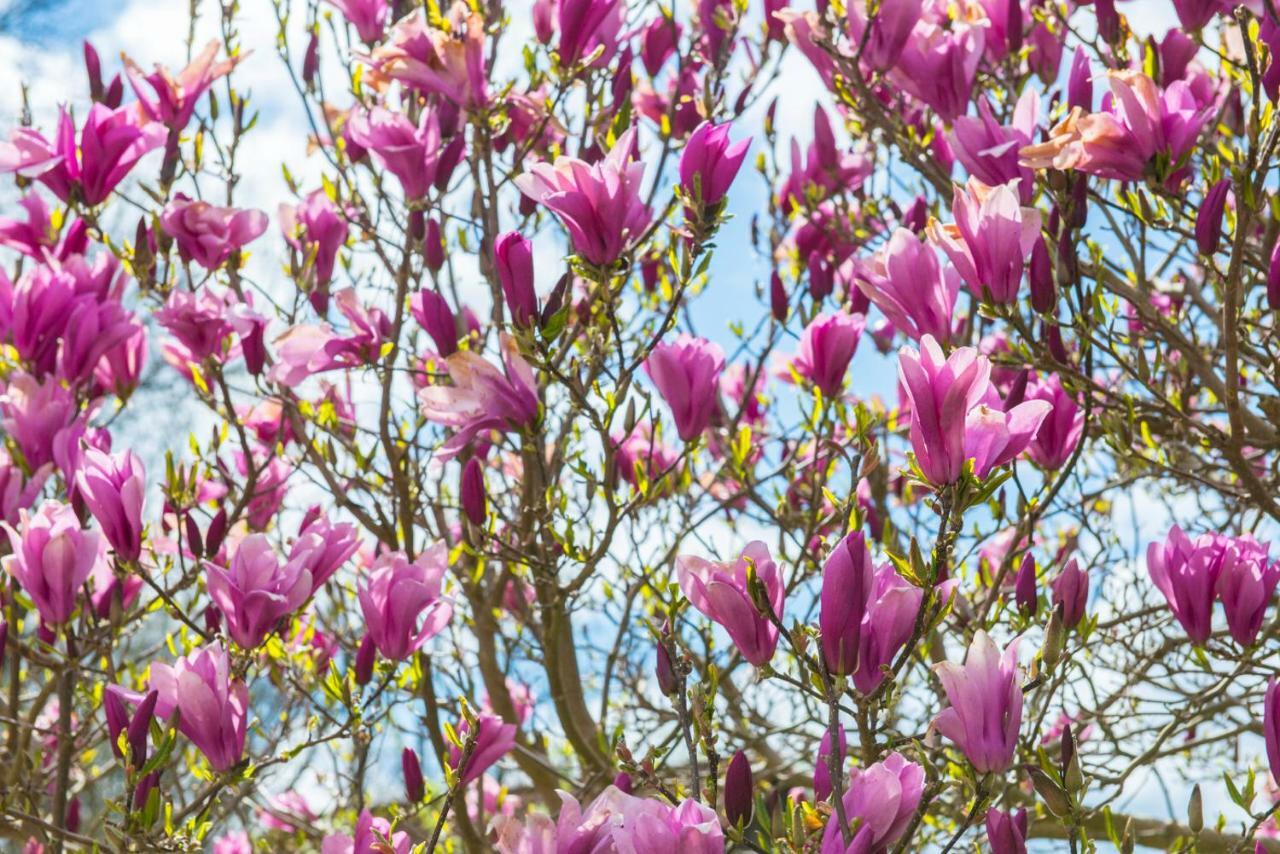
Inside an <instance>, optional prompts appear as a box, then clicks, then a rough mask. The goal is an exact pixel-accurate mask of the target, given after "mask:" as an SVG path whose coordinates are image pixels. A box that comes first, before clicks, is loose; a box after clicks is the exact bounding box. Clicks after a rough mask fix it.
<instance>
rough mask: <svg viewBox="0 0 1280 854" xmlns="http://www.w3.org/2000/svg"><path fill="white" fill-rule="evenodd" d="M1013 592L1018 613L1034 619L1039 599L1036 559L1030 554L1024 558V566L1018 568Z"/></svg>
mask: <svg viewBox="0 0 1280 854" xmlns="http://www.w3.org/2000/svg"><path fill="white" fill-rule="evenodd" d="M1013 590H1014V601H1015V602H1016V603H1017V605H1018V611H1019V612H1020V613H1021V614H1023V615H1024V616H1027V617H1034V616H1035V615H1036V607H1037V605H1038V604H1039V597H1038V596H1037V595H1036V559H1035V558H1033V557H1032V556H1031V555H1030V554H1025V555H1023V556H1022V565H1021V566H1019V567H1018V575H1017V577H1016V578H1015V579H1014V584H1013Z"/></svg>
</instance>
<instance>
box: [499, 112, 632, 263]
mask: <svg viewBox="0 0 1280 854" xmlns="http://www.w3.org/2000/svg"><path fill="white" fill-rule="evenodd" d="M635 135H636V131H635V128H632V129H630V130H628V131H627V132H626V133H624V134H623V135H622V136H620V137H618V141H617V142H616V143H614V146H613V148H612V149H610V151H609V154H608V155H607V156H606V157H605V158H604V159H603V160H600V161H599V162H597V163H591V164H588V163H585V162H583V161H581V160H579V159H577V158H576V157H560V158H557V159H556V161H555V163H554V164H552V163H545V162H544V163H535V164H533V165H532V166H531V167H529V169H528V170H527V171H525V173H524V174H522V175H520V176H518V177H517V178H516V179H515V183H516V186H517V187H519V188H520V191H521V192H522V193H524V194H525V195H526V196H528V197H529V198H530V199H533V200H534V201H536V202H539V203H541V204H543V205H545V206H546V207H548V208H550V209H551V211H552V212H553V213H555V214H556V216H558V217H559V218H560V221H561V222H562V223H563V224H564V227H565V228H566V229H567V230H568V232H569V241H570V242H571V243H572V244H573V249H574V251H575V252H577V253H578V254H579V255H581V256H582V257H583V258H584V259H585V260H586V261H588V262H589V263H591V264H595V265H598V266H601V267H604V266H608V265H610V264H612V263H613V262H614V261H616V260H618V258H619V257H620V256H621V255H622V253H623V250H624V249H625V248H626V246H627V244H628V243H629V242H630V240H631V239H633V238H635V237H637V236H639V234H640V233H641V232H642V231H644V229H645V227H646V226H648V224H649V220H650V218H651V216H652V214H651V213H650V211H649V209H648V208H647V207H645V204H644V199H643V197H642V196H641V193H640V184H641V182H642V181H643V180H644V163H643V162H639V161H637V162H634V163H629V162H628V159H629V158H630V156H631V150H632V147H633V145H634V143H635Z"/></svg>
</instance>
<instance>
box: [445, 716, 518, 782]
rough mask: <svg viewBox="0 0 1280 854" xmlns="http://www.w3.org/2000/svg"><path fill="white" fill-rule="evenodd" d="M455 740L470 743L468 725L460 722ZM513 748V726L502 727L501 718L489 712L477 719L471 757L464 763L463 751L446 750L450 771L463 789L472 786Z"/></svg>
mask: <svg viewBox="0 0 1280 854" xmlns="http://www.w3.org/2000/svg"><path fill="white" fill-rule="evenodd" d="M457 733H458V739H459V740H460V741H461V742H462V743H463V744H466V742H467V741H468V740H469V739H470V733H471V723H470V721H467V720H466V719H463V720H462V721H460V722H459V723H458V726H457ZM515 746H516V725H515V724H509V723H504V722H503V720H502V718H500V717H498V716H497V715H494V714H490V713H489V712H481V713H480V714H479V715H477V717H476V736H475V745H474V746H473V747H472V749H471V755H470V756H467V757H466V760H465V762H464V760H463V756H464V754H463V748H462V747H461V746H459V745H456V744H454V745H450V747H449V767H451V768H453V769H454V770H455V771H457V772H458V773H459V775H461V778H462V783H463V785H466V784H467V783H470V782H472V781H473V780H476V779H478V778H479V777H480V775H481V774H483V773H484V772H485V771H488V770H489V768H490V767H492V766H493V764H494V763H496V762H497V761H498V760H499V759H501V758H502V757H503V756H506V755H507V754H508V753H510V752H511V749H512V748H514V747H515Z"/></svg>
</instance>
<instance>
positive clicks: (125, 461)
mask: <svg viewBox="0 0 1280 854" xmlns="http://www.w3.org/2000/svg"><path fill="white" fill-rule="evenodd" d="M75 479H76V487H77V489H78V490H79V493H80V497H81V499H83V501H84V503H85V506H86V507H88V508H89V512H90V513H92V514H93V518H94V519H96V520H97V521H98V524H99V525H101V526H102V533H103V534H104V535H105V536H106V538H107V542H108V543H110V544H111V548H113V549H114V550H115V553H116V556H117V557H119V558H120V559H121V560H125V561H134V560H137V559H138V556H139V555H140V554H141V553H142V499H143V497H144V496H145V494H146V489H147V475H146V471H145V470H144V469H143V467H142V460H140V459H138V457H137V455H136V454H134V453H133V451H124V452H123V453H120V454H115V455H110V454H106V453H104V452H102V451H100V450H98V449H97V448H92V447H87V448H85V449H84V452H83V454H82V455H81V457H80V469H79V471H77V472H76V475H75Z"/></svg>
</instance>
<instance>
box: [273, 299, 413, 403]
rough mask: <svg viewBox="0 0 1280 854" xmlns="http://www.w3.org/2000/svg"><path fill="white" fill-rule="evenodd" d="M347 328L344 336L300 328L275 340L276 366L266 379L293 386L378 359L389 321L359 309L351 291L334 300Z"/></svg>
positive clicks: (378, 312)
mask: <svg viewBox="0 0 1280 854" xmlns="http://www.w3.org/2000/svg"><path fill="white" fill-rule="evenodd" d="M334 302H336V303H337V305H338V310H339V311H340V312H342V314H343V316H344V317H345V318H346V320H347V322H348V324H349V327H350V328H349V330H348V332H347V334H346V335H342V334H339V333H338V332H337V331H335V330H334V328H333V327H332V326H330V325H329V324H328V323H322V324H318V325H314V324H302V325H299V326H295V327H293V328H292V329H289V330H288V331H286V332H285V333H284V334H283V335H281V336H280V337H279V338H278V339H277V340H276V359H277V361H276V363H275V364H274V365H272V366H271V370H270V371H269V372H268V374H267V375H268V377H269V378H270V379H272V380H273V381H275V382H279V383H284V384H285V385H290V386H292V385H296V384H298V383H300V382H302V381H303V380H304V379H306V378H307V377H309V376H311V375H312V374H318V373H322V372H324V371H331V370H334V369H335V368H342V367H353V366H357V365H366V364H369V363H370V362H372V361H373V360H375V359H377V358H378V355H379V354H380V353H381V350H382V342H384V341H385V340H386V339H387V336H388V335H389V334H390V333H391V321H390V320H389V319H388V318H387V316H386V315H385V314H383V312H382V311H381V310H380V309H377V308H372V307H368V306H364V305H361V304H360V302H359V296H358V294H357V293H356V289H355V288H344V289H343V290H341V291H339V292H338V294H337V296H336V297H335V298H334Z"/></svg>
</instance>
